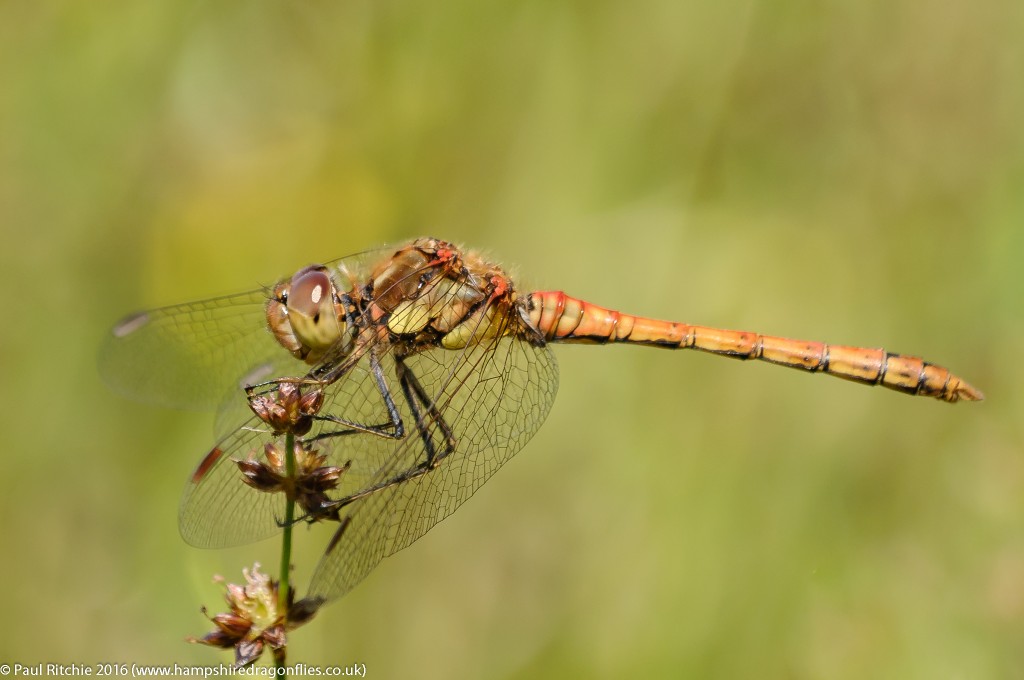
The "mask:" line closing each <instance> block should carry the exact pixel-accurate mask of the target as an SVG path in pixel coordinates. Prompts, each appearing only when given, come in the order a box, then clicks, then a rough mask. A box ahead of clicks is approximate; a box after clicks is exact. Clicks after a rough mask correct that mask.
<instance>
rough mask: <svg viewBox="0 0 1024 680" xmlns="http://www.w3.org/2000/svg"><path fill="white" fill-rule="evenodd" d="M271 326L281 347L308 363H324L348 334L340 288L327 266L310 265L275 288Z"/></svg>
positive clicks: (269, 316)
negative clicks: (338, 288)
mask: <svg viewBox="0 0 1024 680" xmlns="http://www.w3.org/2000/svg"><path fill="white" fill-rule="evenodd" d="M267 324H268V325H269V326H270V329H271V331H273V333H274V337H275V338H277V341H278V342H279V343H281V345H282V346H283V347H284V348H285V349H287V350H288V351H289V352H291V353H292V354H293V355H295V356H296V357H297V358H299V359H302V360H303V361H306V362H308V363H316V362H318V361H320V360H321V359H323V357H324V356H325V355H326V354H328V353H329V352H330V351H331V350H332V349H333V348H335V347H336V346H337V345H338V342H339V341H340V340H341V338H342V337H343V336H344V334H345V325H346V324H345V321H344V314H343V310H342V309H341V303H340V301H339V299H338V294H337V287H336V286H335V285H334V281H333V279H331V276H330V275H329V274H328V273H327V268H326V267H324V266H323V265H310V266H308V267H304V268H302V269H300V270H299V271H298V272H296V273H295V275H294V276H292V278H291V279H290V280H287V281H282V282H281V283H279V284H277V286H275V287H274V294H273V297H271V299H270V300H269V301H268V302H267Z"/></svg>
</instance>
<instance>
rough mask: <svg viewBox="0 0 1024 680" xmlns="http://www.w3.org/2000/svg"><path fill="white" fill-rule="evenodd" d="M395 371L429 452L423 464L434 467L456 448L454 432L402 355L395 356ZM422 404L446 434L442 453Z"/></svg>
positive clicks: (431, 418)
mask: <svg viewBox="0 0 1024 680" xmlns="http://www.w3.org/2000/svg"><path fill="white" fill-rule="evenodd" d="M395 372H396V373H397V374H398V384H399V385H400V386H401V388H402V394H404V395H405V400H406V403H408V404H409V408H410V410H412V413H413V416H414V417H415V420H416V429H417V431H418V432H419V434H420V439H422V440H423V446H424V449H425V450H426V453H427V457H426V460H425V461H424V463H423V464H425V465H426V466H427V467H428V468H431V469H432V468H434V467H436V466H437V463H438V461H440V460H441V459H442V458H444V457H445V456H447V455H449V454H451V452H452V451H454V450H455V443H456V442H455V435H454V434H453V433H452V430H451V428H450V427H449V426H448V423H447V422H445V419H444V416H442V415H441V412H440V411H438V410H437V407H436V406H435V405H434V400H433V399H431V398H430V396H429V395H428V394H427V391H426V390H424V389H423V385H421V384H420V381H419V379H418V378H417V377H416V374H415V373H413V372H412V369H410V368H409V367H408V366H407V365H406V364H405V360H404V358H403V357H401V356H396V357H395ZM417 402H419V403H417ZM421 405H422V407H423V408H425V409H426V414H427V415H428V416H429V417H430V420H431V422H432V423H433V424H434V425H436V426H437V428H438V429H439V430H441V434H443V435H444V443H445V446H444V450H443V451H442V452H441V454H440V455H438V453H437V449H436V447H435V445H434V439H433V437H432V435H431V432H430V427H429V424H428V422H427V419H426V418H425V417H424V413H423V411H422V410H421Z"/></svg>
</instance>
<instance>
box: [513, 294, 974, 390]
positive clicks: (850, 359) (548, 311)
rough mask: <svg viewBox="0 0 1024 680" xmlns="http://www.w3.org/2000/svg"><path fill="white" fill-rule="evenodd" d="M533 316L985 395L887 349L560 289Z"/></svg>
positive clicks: (565, 338) (543, 323) (574, 335)
mask: <svg viewBox="0 0 1024 680" xmlns="http://www.w3.org/2000/svg"><path fill="white" fill-rule="evenodd" d="M527 308H528V313H529V319H530V322H531V323H532V324H533V325H534V327H535V329H536V330H537V331H538V332H539V333H540V334H541V335H542V336H543V337H544V338H545V339H546V340H547V341H548V342H577V343H608V342H623V343H630V344H639V345H652V346H655V347H665V348H668V349H697V350H701V351H703V352H709V353H711V354H719V355H722V356H729V357H733V358H736V359H760V360H761V361H767V362H769V363H773V364H778V365H780V366H789V367H791V368H800V369H803V370H805V371H810V372H820V373H827V374H829V375H834V376H836V377H839V378H844V379H846V380H852V381H854V382H859V383H864V384H867V385H882V386H883V387H888V388H889V389H892V390H896V391H898V392H903V393H905V394H919V395H922V396H929V397H935V398H937V399H942V400H943V401H949V402H954V401H959V400H961V399H964V400H966V401H978V400H980V399H982V398H983V395H982V394H981V392H979V391H978V390H977V389H975V388H974V387H972V386H971V385H969V384H968V383H967V382H966V381H964V380H963V379H961V378H960V377H958V376H956V375H955V374H953V373H952V372H950V371H949V370H948V369H945V368H943V367H942V366H937V365H935V364H932V363H929V362H927V361H924V360H923V359H920V358H918V357H913V356H903V355H900V354H891V353H889V352H886V351H885V350H884V349H869V348H865V347H847V346H843V345H829V344H826V343H823V342H812V341H806V340H790V339H788V338H779V337H774V336H771V335H761V334H759V333H750V332H746V331H731V330H725V329H720V328H709V327H706V326H693V325H690V324H685V323H677V322H672V321H658V320H656V319H648V318H645V317H638V316H633V315H630V314H623V313H622V312H617V311H615V310H611V309H605V308H604V307H599V306H597V305H594V304H591V303H589V302H585V301H583V300H579V299H577V298H573V297H570V296H568V295H566V294H565V293H563V292H561V291H543V292H535V293H532V294H531V295H530V296H529V300H528V307H527Z"/></svg>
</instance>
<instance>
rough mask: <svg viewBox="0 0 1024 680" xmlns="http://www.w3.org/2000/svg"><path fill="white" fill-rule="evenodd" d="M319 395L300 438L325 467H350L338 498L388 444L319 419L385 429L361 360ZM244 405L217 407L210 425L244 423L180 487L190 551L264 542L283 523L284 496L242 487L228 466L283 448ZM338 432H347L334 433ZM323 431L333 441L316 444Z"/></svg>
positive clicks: (383, 411) (182, 525)
mask: <svg viewBox="0 0 1024 680" xmlns="http://www.w3.org/2000/svg"><path fill="white" fill-rule="evenodd" d="M275 375H279V374H275ZM280 375H283V374H280ZM290 377H301V376H290ZM325 389H326V393H325V394H326V396H325V400H324V405H323V407H322V408H321V409H320V411H319V415H320V416H321V417H323V418H322V419H319V420H317V421H315V422H314V425H313V427H312V429H311V430H310V432H309V433H308V434H307V435H306V437H305V439H307V440H310V443H309V444H308V447H309V448H312V449H314V450H316V452H317V453H320V454H323V455H326V456H327V464H328V465H336V466H342V465H345V464H347V463H350V462H351V469H350V470H349V471H347V472H346V473H345V474H344V475H342V482H343V486H342V488H340V489H339V490H338V492H337V493H336V494H333V495H338V494H341V493H349V492H350V491H348V490H349V489H350V488H352V486H353V485H359V484H366V483H368V481H369V478H370V475H369V474H368V473H367V472H366V471H367V470H368V469H369V465H370V464H369V463H368V461H370V460H376V459H378V458H379V455H378V454H376V453H375V452H376V451H377V450H379V449H380V448H381V447H387V446H389V445H393V443H394V440H393V439H387V438H385V437H383V436H382V435H377V434H370V433H367V432H363V431H359V430H353V429H352V428H348V427H345V426H342V425H339V424H338V423H336V422H332V421H330V420H327V419H326V418H328V417H338V418H344V419H346V420H347V421H350V422H353V423H357V424H360V425H366V426H386V425H387V424H388V423H389V415H388V409H387V406H386V404H385V402H384V399H383V397H382V396H381V392H380V390H379V389H378V388H377V384H376V382H375V380H374V377H373V376H372V374H371V373H370V370H369V361H368V359H366V358H365V357H364V359H363V360H362V362H360V363H359V364H357V365H356V366H355V367H354V368H353V369H352V370H350V371H348V372H347V373H345V374H344V375H343V376H341V377H340V378H339V379H338V380H337V381H336V382H334V383H332V384H331V385H329V386H328V387H327V388H325ZM247 404H248V402H247V401H246V399H245V398H244V396H240V397H239V398H238V399H232V400H231V401H229V402H226V403H225V404H224V406H223V407H222V408H221V411H220V412H219V413H218V422H219V423H220V425H219V426H218V427H221V426H223V425H227V424H228V423H232V424H234V425H237V424H238V418H243V416H244V413H243V410H242V409H244V410H245V411H246V412H248V418H247V419H244V420H243V422H242V423H241V426H240V427H235V429H234V430H233V431H230V432H229V433H228V434H227V436H225V437H223V438H222V439H221V440H220V441H219V442H218V444H217V445H216V446H215V447H214V448H213V449H211V451H210V453H208V454H207V455H206V456H205V457H204V458H203V460H202V461H201V462H200V463H199V465H198V466H197V468H196V470H195V471H194V472H193V473H192V476H191V477H190V478H189V481H188V483H187V484H186V485H185V492H184V494H183V496H182V499H181V507H180V510H179V515H178V526H179V529H180V531H181V535H182V537H183V538H184V539H185V541H186V542H187V543H189V544H191V545H195V546H198V547H202V548H223V547H228V546H232V545H242V544H245V543H251V542H253V541H258V540H262V539H264V538H269V537H270V536H273V535H274V534H276V533H278V532H279V531H280V528H281V525H280V522H282V521H283V520H284V517H285V512H284V507H285V505H284V495H283V494H282V493H267V492H263V491H259V490H257V489H254V488H252V487H250V486H248V485H247V484H245V482H243V481H242V480H243V476H242V472H241V470H240V469H239V467H238V465H237V464H236V461H239V460H246V459H256V460H260V461H261V462H262V461H264V460H265V459H264V457H263V456H264V454H263V451H264V446H265V445H266V444H267V443H275V444H276V445H277V446H279V447H283V446H284V436H283V435H279V436H277V437H274V436H273V433H272V432H271V431H270V429H269V428H268V427H267V425H266V424H265V423H264V422H263V421H261V420H260V419H259V418H257V417H256V416H254V415H253V413H252V411H251V410H249V409H248V405H247ZM342 431H347V434H339V432H342ZM325 433H331V434H334V435H336V436H328V437H325V438H322V439H317V437H318V436H320V435H324V434H325ZM378 468H379V466H378ZM376 469H377V468H374V470H376ZM299 512H300V513H301V511H299Z"/></svg>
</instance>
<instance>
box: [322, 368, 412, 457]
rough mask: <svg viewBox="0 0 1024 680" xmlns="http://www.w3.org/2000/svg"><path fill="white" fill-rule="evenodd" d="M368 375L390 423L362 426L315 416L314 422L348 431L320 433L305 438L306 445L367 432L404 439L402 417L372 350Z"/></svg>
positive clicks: (328, 417) (347, 421)
mask: <svg viewBox="0 0 1024 680" xmlns="http://www.w3.org/2000/svg"><path fill="white" fill-rule="evenodd" d="M370 373H371V374H372V375H373V381H374V383H376V385H377V391H378V392H379V393H380V395H381V397H382V398H383V399H384V405H385V407H386V408H387V410H388V418H390V422H388V423H385V424H383V425H364V424H361V423H356V422H354V421H351V420H348V419H346V418H341V417H339V416H316V417H315V419H316V420H321V421H326V422H331V423H337V424H339V425H344V426H345V427H347V428H349V429H347V430H336V431H333V432H321V433H320V434H317V435H314V436H312V437H307V438H306V439H305V440H304V441H305V442H306V443H309V442H315V441H319V440H321V439H328V438H331V437H341V436H344V435H349V434H356V433H358V432H368V433H370V434H375V435H378V436H381V437H386V438H388V439H402V438H403V437H405V425H404V424H403V423H402V415H401V414H400V413H399V412H398V407H397V406H396V405H395V400H394V398H393V397H392V396H391V389H390V388H389V387H388V384H387V381H386V380H385V379H384V370H383V369H382V368H381V365H380V359H379V358H378V357H377V353H376V352H375V351H373V350H371V351H370Z"/></svg>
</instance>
